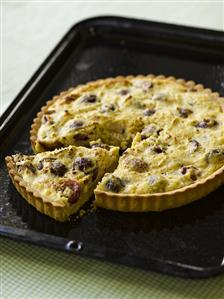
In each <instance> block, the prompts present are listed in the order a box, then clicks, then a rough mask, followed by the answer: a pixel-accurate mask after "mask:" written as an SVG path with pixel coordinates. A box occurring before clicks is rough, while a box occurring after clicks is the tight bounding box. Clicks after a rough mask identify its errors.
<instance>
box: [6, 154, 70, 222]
mask: <svg viewBox="0 0 224 299" xmlns="http://www.w3.org/2000/svg"><path fill="white" fill-rule="evenodd" d="M5 161H6V165H7V168H8V172H9V175H10V177H11V180H12V182H13V184H14V186H15V187H16V189H17V191H18V192H19V193H20V194H21V195H22V197H23V198H25V199H26V200H27V201H28V203H29V204H31V205H32V206H34V207H35V208H36V209H37V210H38V211H39V212H41V213H43V214H45V215H48V216H50V217H51V218H54V219H56V220H58V221H66V220H68V215H67V214H66V209H65V207H63V206H60V205H57V204H53V203H52V202H50V201H44V200H43V199H42V198H41V197H39V196H38V194H36V193H35V192H33V191H32V190H29V188H27V186H25V184H24V182H23V179H22V177H21V176H19V174H18V172H17V170H16V167H15V162H14V160H13V157H11V156H7V157H6V158H5Z"/></svg>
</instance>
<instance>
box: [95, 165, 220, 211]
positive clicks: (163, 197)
mask: <svg viewBox="0 0 224 299" xmlns="http://www.w3.org/2000/svg"><path fill="white" fill-rule="evenodd" d="M223 183H224V166H223V167H222V168H220V169H218V170H217V171H216V172H214V173H213V174H212V175H210V176H209V177H207V178H206V179H204V180H201V181H198V182H196V183H194V184H191V185H188V186H185V187H183V188H180V189H176V190H173V191H169V192H163V193H152V194H141V195H138V194H117V193H112V192H106V191H102V190H97V189H95V191H94V193H95V201H94V203H95V205H96V206H98V207H101V208H104V209H108V210H115V211H121V212H147V211H163V210H167V209H172V208H177V207H180V206H183V205H186V204H188V203H191V202H193V201H195V200H198V199H200V198H202V197H204V196H206V195H208V194H209V193H211V192H212V191H214V190H216V189H217V188H218V187H220V186H221V185H222V184H223Z"/></svg>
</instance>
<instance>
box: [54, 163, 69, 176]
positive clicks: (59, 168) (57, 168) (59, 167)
mask: <svg viewBox="0 0 224 299" xmlns="http://www.w3.org/2000/svg"><path fill="white" fill-rule="evenodd" d="M50 170H51V173H53V174H55V175H58V176H63V175H64V174H65V173H66V171H67V170H68V169H67V167H66V166H65V165H64V164H63V163H61V162H60V161H58V160H56V161H54V162H53V163H52V164H51V166H50Z"/></svg>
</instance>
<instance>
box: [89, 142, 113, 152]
mask: <svg viewBox="0 0 224 299" xmlns="http://www.w3.org/2000/svg"><path fill="white" fill-rule="evenodd" d="M97 147H100V148H104V149H106V150H108V151H109V150H110V146H109V145H107V144H104V143H94V144H92V145H91V148H97Z"/></svg>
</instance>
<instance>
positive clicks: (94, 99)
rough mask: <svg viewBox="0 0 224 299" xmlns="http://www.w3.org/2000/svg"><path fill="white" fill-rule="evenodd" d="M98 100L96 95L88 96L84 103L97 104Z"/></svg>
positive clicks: (83, 100)
mask: <svg viewBox="0 0 224 299" xmlns="http://www.w3.org/2000/svg"><path fill="white" fill-rule="evenodd" d="M96 100H97V96H96V95H95V94H90V95H86V96H84V97H83V99H82V102H83V103H95V102H96Z"/></svg>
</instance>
